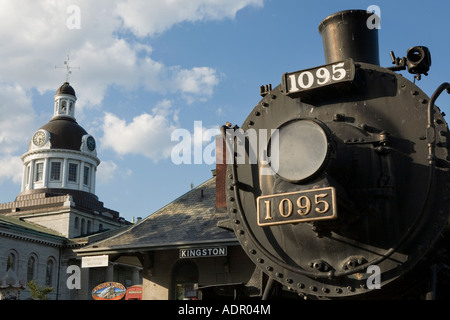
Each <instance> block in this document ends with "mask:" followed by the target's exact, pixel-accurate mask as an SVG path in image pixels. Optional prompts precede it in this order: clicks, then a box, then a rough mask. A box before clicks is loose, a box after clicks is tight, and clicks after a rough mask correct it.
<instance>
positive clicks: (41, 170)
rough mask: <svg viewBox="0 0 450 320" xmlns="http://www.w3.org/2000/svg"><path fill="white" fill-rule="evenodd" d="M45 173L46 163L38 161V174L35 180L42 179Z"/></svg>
mask: <svg viewBox="0 0 450 320" xmlns="http://www.w3.org/2000/svg"><path fill="white" fill-rule="evenodd" d="M43 174H44V164H43V163H42V162H40V163H36V176H35V180H34V181H36V182H38V181H42V178H43Z"/></svg>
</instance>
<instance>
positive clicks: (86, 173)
mask: <svg viewBox="0 0 450 320" xmlns="http://www.w3.org/2000/svg"><path fill="white" fill-rule="evenodd" d="M83 183H84V184H85V185H87V186H88V185H89V167H84V174H83Z"/></svg>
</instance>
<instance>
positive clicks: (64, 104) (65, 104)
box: [61, 100, 67, 113]
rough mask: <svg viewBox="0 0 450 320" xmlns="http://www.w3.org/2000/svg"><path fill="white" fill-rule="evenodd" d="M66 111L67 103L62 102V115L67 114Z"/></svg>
mask: <svg viewBox="0 0 450 320" xmlns="http://www.w3.org/2000/svg"><path fill="white" fill-rule="evenodd" d="M66 110H67V101H66V100H63V101H62V102H61V113H66Z"/></svg>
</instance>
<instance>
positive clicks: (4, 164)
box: [0, 155, 23, 183]
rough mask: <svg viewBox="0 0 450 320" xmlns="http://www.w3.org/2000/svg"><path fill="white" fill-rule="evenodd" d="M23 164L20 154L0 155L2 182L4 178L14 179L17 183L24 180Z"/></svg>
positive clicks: (0, 176) (0, 181) (0, 177)
mask: <svg viewBox="0 0 450 320" xmlns="http://www.w3.org/2000/svg"><path fill="white" fill-rule="evenodd" d="M22 174H23V165H22V160H21V159H20V157H19V156H10V155H6V156H2V157H0V183H2V182H3V181H4V180H12V181H13V182H15V183H20V182H21V181H22Z"/></svg>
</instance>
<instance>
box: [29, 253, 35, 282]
mask: <svg viewBox="0 0 450 320" xmlns="http://www.w3.org/2000/svg"><path fill="white" fill-rule="evenodd" d="M36 267H37V259H36V256H35V255H30V257H29V258H28V264H27V282H29V281H31V280H34V278H35V277H36Z"/></svg>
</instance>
